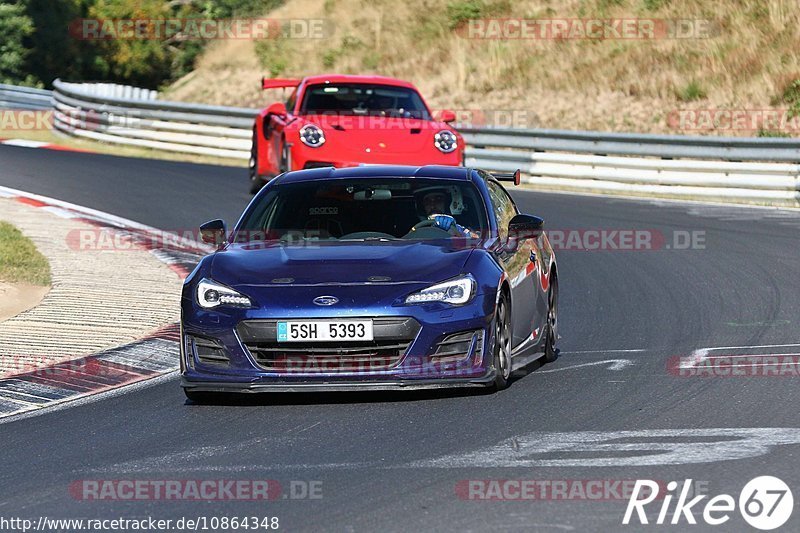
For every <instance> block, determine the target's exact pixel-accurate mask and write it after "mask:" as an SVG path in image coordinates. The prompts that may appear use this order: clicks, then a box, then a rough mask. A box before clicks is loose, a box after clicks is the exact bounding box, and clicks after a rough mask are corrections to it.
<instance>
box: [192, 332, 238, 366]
mask: <svg viewBox="0 0 800 533" xmlns="http://www.w3.org/2000/svg"><path fill="white" fill-rule="evenodd" d="M188 339H189V340H190V342H191V343H193V344H194V353H195V354H196V355H197V359H198V360H199V361H200V362H201V363H206V364H212V365H227V364H228V363H229V361H230V360H229V359H228V355H227V354H226V353H225V348H223V346H222V345H221V344H219V343H218V342H217V341H214V340H211V339H204V338H202V337H195V336H188Z"/></svg>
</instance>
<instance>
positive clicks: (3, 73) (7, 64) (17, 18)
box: [0, 2, 37, 85]
mask: <svg viewBox="0 0 800 533" xmlns="http://www.w3.org/2000/svg"><path fill="white" fill-rule="evenodd" d="M32 33H33V21H32V20H31V18H30V17H29V16H28V15H27V14H26V13H25V5H23V4H22V3H21V2H19V3H5V4H0V83H11V84H25V85H35V84H36V82H37V80H36V78H35V77H33V76H30V75H29V74H28V73H27V72H26V68H25V66H26V64H25V59H26V58H27V56H28V53H29V51H28V50H27V49H26V48H25V45H24V44H23V39H25V38H26V37H28V36H29V35H31V34H32Z"/></svg>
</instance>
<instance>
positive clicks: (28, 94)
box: [0, 83, 53, 110]
mask: <svg viewBox="0 0 800 533" xmlns="http://www.w3.org/2000/svg"><path fill="white" fill-rule="evenodd" d="M51 101H52V91H46V90H44V89H34V88H31V87H17V86H16V85H6V84H4V83H0V108H2V109H34V110H38V109H50V108H51V107H52V105H53V104H52V103H51Z"/></svg>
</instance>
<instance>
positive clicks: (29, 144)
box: [0, 139, 94, 154]
mask: <svg viewBox="0 0 800 533" xmlns="http://www.w3.org/2000/svg"><path fill="white" fill-rule="evenodd" d="M0 144H4V145H7V146H20V147H22V148H44V149H45V150H58V151H61V152H83V153H89V154H90V153H94V152H92V151H91V150H84V149H82V148H73V147H71V146H64V145H61V144H53V143H48V142H44V141H30V140H28V139H0Z"/></svg>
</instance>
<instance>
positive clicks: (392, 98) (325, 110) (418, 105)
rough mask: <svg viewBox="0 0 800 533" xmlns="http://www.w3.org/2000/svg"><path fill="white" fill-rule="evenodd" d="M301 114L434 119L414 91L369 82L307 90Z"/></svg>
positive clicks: (327, 85) (310, 87)
mask: <svg viewBox="0 0 800 533" xmlns="http://www.w3.org/2000/svg"><path fill="white" fill-rule="evenodd" d="M300 114H301V115H323V114H337V115H363V116H379V117H397V118H417V119H422V120H430V113H429V112H428V108H427V107H426V106H425V103H424V102H423V101H422V97H421V96H420V95H419V93H417V91H415V90H413V89H409V88H406V87H395V86H392V85H379V84H371V83H370V84H368V83H327V84H320V85H311V86H309V87H307V88H306V90H305V93H304V95H303V101H302V103H301V105H300Z"/></svg>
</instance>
